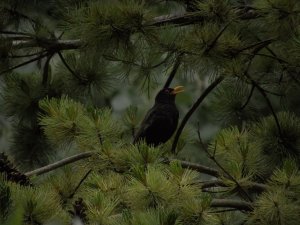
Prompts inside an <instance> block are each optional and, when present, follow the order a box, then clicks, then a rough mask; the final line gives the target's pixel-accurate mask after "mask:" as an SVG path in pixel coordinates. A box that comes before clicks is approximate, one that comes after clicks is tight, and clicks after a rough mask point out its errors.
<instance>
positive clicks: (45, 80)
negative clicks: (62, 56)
mask: <svg viewBox="0 0 300 225" xmlns="http://www.w3.org/2000/svg"><path fill="white" fill-rule="evenodd" d="M53 55H54V53H51V54H49V55H48V56H47V60H46V62H45V65H44V70H43V79H42V85H43V86H44V87H46V86H47V83H48V77H49V64H50V60H51V58H52V57H53Z"/></svg>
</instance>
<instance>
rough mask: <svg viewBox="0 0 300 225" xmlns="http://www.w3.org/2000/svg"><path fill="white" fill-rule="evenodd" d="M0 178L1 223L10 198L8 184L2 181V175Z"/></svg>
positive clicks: (9, 204)
mask: <svg viewBox="0 0 300 225" xmlns="http://www.w3.org/2000/svg"><path fill="white" fill-rule="evenodd" d="M0 178H1V180H0V203H1V204H0V222H1V223H2V222H3V221H5V219H6V218H7V216H8V212H9V209H10V207H11V204H12V200H11V193H10V189H9V187H8V185H7V184H6V183H5V182H4V179H3V178H2V177H0Z"/></svg>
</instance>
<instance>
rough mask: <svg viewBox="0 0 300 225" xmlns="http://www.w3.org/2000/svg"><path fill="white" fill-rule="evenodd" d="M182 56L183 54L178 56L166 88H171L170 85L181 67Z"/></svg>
mask: <svg viewBox="0 0 300 225" xmlns="http://www.w3.org/2000/svg"><path fill="white" fill-rule="evenodd" d="M182 56H183V53H180V54H179V55H178V56H177V58H176V60H175V63H174V65H173V68H172V71H171V73H170V75H169V77H168V79H167V81H166V83H165V85H164V88H167V87H169V86H170V84H171V82H172V80H173V79H174V77H175V74H176V72H177V70H178V68H179V67H180V64H181V59H182Z"/></svg>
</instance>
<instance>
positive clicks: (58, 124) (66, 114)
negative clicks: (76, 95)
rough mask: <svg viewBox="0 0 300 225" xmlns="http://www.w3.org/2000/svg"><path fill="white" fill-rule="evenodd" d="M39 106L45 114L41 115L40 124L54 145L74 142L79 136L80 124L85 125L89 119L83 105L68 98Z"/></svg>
mask: <svg viewBox="0 0 300 225" xmlns="http://www.w3.org/2000/svg"><path fill="white" fill-rule="evenodd" d="M39 105H40V108H41V110H43V111H44V113H45V114H44V115H41V122H40V124H41V125H42V126H44V128H45V134H46V136H47V138H49V140H50V141H51V142H52V143H53V144H55V143H56V144H64V143H65V142H68V143H69V142H71V141H73V140H74V137H75V136H77V135H78V134H79V124H80V123H83V124H85V123H86V121H87V119H88V118H87V117H86V115H85V114H84V113H85V109H84V107H83V105H82V104H80V103H77V102H75V101H74V100H72V99H69V98H67V97H62V99H54V98H53V99H45V100H42V101H41V102H40V104H39Z"/></svg>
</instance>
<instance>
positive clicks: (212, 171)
mask: <svg viewBox="0 0 300 225" xmlns="http://www.w3.org/2000/svg"><path fill="white" fill-rule="evenodd" d="M171 161H172V160H170V159H166V160H165V161H164V163H167V164H169V163H170V162H171ZM176 161H178V162H179V163H180V165H181V166H182V168H185V169H191V170H195V171H198V172H200V173H205V174H208V175H211V176H214V177H219V176H220V174H219V171H218V170H216V169H214V168H211V167H207V166H203V165H201V164H198V163H192V162H188V161H182V160H176Z"/></svg>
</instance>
